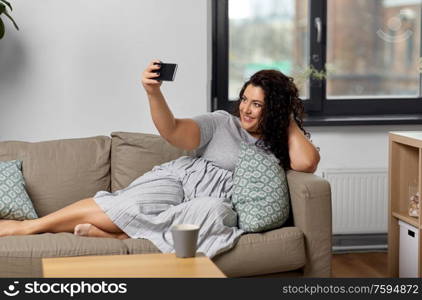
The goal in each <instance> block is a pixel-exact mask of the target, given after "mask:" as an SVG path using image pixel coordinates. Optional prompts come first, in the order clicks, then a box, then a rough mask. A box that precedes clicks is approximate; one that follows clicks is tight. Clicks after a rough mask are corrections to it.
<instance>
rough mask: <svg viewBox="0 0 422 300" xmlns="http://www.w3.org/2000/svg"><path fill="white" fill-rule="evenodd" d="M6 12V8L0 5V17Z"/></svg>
mask: <svg viewBox="0 0 422 300" xmlns="http://www.w3.org/2000/svg"><path fill="white" fill-rule="evenodd" d="M5 11H6V6H5V5H4V4H1V3H0V15H1V14H2V13H4V12H5Z"/></svg>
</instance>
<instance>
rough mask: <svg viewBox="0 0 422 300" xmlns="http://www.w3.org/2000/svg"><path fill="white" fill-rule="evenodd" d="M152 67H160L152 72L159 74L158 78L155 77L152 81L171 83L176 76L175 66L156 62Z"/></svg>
mask: <svg viewBox="0 0 422 300" xmlns="http://www.w3.org/2000/svg"><path fill="white" fill-rule="evenodd" d="M154 65H160V69H159V70H156V71H154V72H155V73H160V76H158V77H155V78H154V79H156V80H160V81H173V80H174V78H175V76H176V70H177V64H170V63H163V62H159V63H158V62H156V63H154Z"/></svg>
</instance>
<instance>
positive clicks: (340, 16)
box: [326, 0, 422, 99]
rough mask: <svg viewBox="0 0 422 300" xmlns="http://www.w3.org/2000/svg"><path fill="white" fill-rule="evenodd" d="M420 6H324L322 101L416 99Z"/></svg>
mask: <svg viewBox="0 0 422 300" xmlns="http://www.w3.org/2000/svg"><path fill="white" fill-rule="evenodd" d="M421 3H422V1H421V0H370V1H368V0H353V1H351V0H328V2H327V4H328V11H327V71H328V74H327V75H328V79H327V90H326V92H327V98H336V99H338V98H342V97H344V98H345V99H347V98H353V99H356V98H371V97H373V98H390V97H397V98H403V97H419V96H420V95H421V90H420V89H421V88H420V62H421V59H420V53H421V49H420V47H421V41H420V36H421Z"/></svg>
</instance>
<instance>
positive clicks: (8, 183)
mask: <svg viewBox="0 0 422 300" xmlns="http://www.w3.org/2000/svg"><path fill="white" fill-rule="evenodd" d="M21 168H22V161H20V160H11V161H0V219H9V220H25V219H36V218H38V216H37V213H36V212H35V209H34V206H33V205H32V202H31V199H29V196H28V194H27V193H26V190H25V182H24V179H23V175H22V172H21Z"/></svg>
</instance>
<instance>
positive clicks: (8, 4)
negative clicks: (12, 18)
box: [0, 0, 13, 11]
mask: <svg viewBox="0 0 422 300" xmlns="http://www.w3.org/2000/svg"><path fill="white" fill-rule="evenodd" d="M0 2H3V3H4V4H6V5H7V6H9V8H10V10H11V11H12V10H13V8H12V5H10V3H9V2H7V1H6V0H0Z"/></svg>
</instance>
